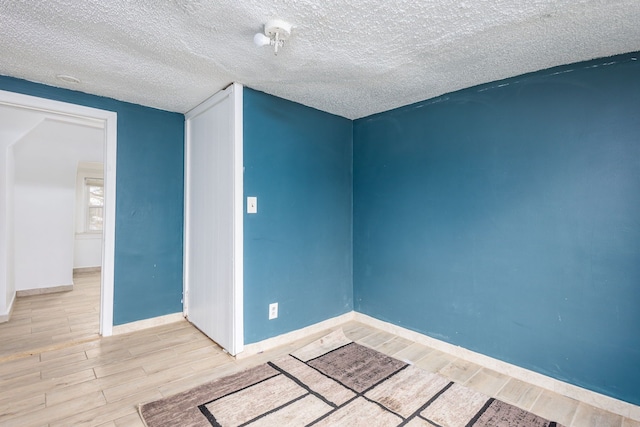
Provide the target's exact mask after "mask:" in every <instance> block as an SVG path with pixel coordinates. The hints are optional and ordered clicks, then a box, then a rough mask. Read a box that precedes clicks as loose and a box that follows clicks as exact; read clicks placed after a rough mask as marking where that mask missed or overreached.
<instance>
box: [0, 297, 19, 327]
mask: <svg viewBox="0 0 640 427" xmlns="http://www.w3.org/2000/svg"><path fill="white" fill-rule="evenodd" d="M15 302H16V294H15V292H14V293H13V297H12V298H11V302H10V303H9V308H8V309H7V312H6V313H4V314H0V323H5V322H8V321H9V320H11V315H12V314H13V307H15V305H16V304H15Z"/></svg>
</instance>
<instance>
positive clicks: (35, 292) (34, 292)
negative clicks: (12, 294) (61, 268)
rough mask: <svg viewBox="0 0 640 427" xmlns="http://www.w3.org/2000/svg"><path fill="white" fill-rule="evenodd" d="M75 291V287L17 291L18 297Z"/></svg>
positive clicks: (62, 286)
mask: <svg viewBox="0 0 640 427" xmlns="http://www.w3.org/2000/svg"><path fill="white" fill-rule="evenodd" d="M72 290H73V285H60V286H51V287H50V288H36V289H23V290H21V291H16V296H17V297H28V296H31V295H44V294H55V293H57V292H69V291H72Z"/></svg>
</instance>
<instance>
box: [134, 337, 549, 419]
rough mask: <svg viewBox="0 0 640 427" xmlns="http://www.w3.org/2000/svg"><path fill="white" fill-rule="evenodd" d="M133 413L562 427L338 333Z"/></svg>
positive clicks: (144, 415) (145, 415) (147, 416)
mask: <svg viewBox="0 0 640 427" xmlns="http://www.w3.org/2000/svg"><path fill="white" fill-rule="evenodd" d="M139 409H140V414H141V416H142V418H143V419H144V422H145V423H146V425H147V426H148V427H168V426H194V427H196V426H197V427H200V426H202V427H211V426H222V427H228V426H251V427H257V426H278V427H280V426H318V427H320V426H345V427H347V426H348V427H354V426H365V427H387V426H408V427H418V426H425V427H433V426H441V427H445V426H446V427H472V426H473V427H489V426H490V427H554V426H558V427H561V426H559V425H558V424H556V423H555V422H552V421H549V420H545V419H543V418H540V417H538V416H536V415H534V414H532V413H530V412H527V411H524V410H522V409H519V408H517V407H515V406H512V405H509V404H507V403H505V402H502V401H500V400H497V399H493V398H491V397H490V396H486V395H484V394H482V393H478V392H476V391H474V390H471V389H469V388H467V387H464V386H462V385H460V384H457V383H454V382H451V381H449V379H447V378H445V377H443V376H441V375H439V374H434V373H431V372H427V371H425V370H422V369H420V368H417V367H415V366H413V365H410V364H408V363H405V362H403V361H400V360H397V359H394V358H392V357H389V356H386V355H384V354H382V353H379V352H377V351H375V350H372V349H370V348H368V347H365V346H362V345H359V344H357V343H354V342H352V341H351V340H349V339H348V338H347V337H345V335H344V333H343V332H342V330H337V331H335V332H333V333H331V334H329V335H327V336H325V337H323V338H321V339H320V340H318V341H315V342H313V343H311V344H309V345H307V346H305V347H303V348H301V349H299V350H298V351H295V352H293V353H291V354H289V355H287V356H284V357H280V358H278V359H276V360H273V361H271V362H268V363H266V364H263V365H260V366H257V367H255V368H251V369H248V370H246V371H243V372H240V373H238V374H234V375H231V376H228V377H225V378H221V379H218V380H214V381H212V382H209V383H207V384H204V385H201V386H199V387H196V388H194V389H192V390H189V391H187V392H183V393H180V394H177V395H175V396H171V397H167V398H164V399H161V400H157V401H155V402H151V403H147V404H144V405H140V407H139Z"/></svg>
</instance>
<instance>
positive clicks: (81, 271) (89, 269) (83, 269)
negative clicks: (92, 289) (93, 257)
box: [73, 266, 102, 274]
mask: <svg viewBox="0 0 640 427" xmlns="http://www.w3.org/2000/svg"><path fill="white" fill-rule="evenodd" d="M101 271H102V266H97V267H76V268H74V269H73V274H94V273H100V272H101Z"/></svg>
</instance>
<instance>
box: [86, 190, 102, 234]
mask: <svg viewBox="0 0 640 427" xmlns="http://www.w3.org/2000/svg"><path fill="white" fill-rule="evenodd" d="M84 190H85V200H86V203H85V206H86V225H85V230H86V231H87V232H89V233H91V232H94V233H95V232H100V231H102V216H103V210H104V180H103V179H101V178H85V179H84Z"/></svg>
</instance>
